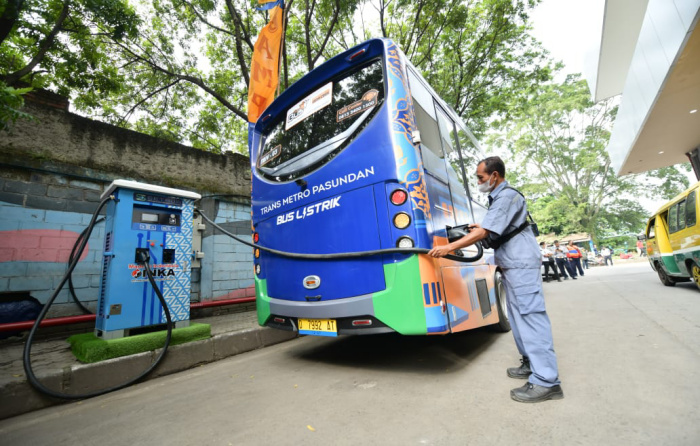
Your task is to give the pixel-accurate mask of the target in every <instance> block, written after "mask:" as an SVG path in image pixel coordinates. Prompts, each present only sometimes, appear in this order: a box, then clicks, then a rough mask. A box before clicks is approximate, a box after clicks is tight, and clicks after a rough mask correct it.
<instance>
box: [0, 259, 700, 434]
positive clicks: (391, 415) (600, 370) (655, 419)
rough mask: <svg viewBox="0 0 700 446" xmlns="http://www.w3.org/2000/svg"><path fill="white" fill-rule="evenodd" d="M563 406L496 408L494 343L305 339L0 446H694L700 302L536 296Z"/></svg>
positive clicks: (97, 401) (656, 285)
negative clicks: (549, 332)
mask: <svg viewBox="0 0 700 446" xmlns="http://www.w3.org/2000/svg"><path fill="white" fill-rule="evenodd" d="M545 295H546V299H547V307H548V311H549V314H550V317H551V319H552V325H553V330H554V342H555V348H556V351H557V355H558V359H559V366H560V374H561V379H562V386H563V389H564V393H565V395H566V396H565V398H564V399H563V400H560V401H548V402H545V403H541V404H533V405H527V404H521V403H516V402H513V401H511V400H510V397H509V391H510V389H512V388H514V387H517V386H519V385H521V384H522V383H523V382H522V381H518V380H513V379H509V378H508V377H507V376H506V373H505V369H506V368H507V367H509V366H513V365H516V364H517V359H518V356H517V352H516V350H515V346H514V343H513V340H512V336H511V335H510V334H508V333H506V334H499V333H493V332H491V331H488V330H475V331H472V332H467V333H461V334H457V335H450V336H444V337H402V336H398V335H379V336H363V337H360V336H358V337H341V338H337V339H332V338H315V337H303V338H299V339H297V340H294V341H292V342H285V343H282V344H279V345H275V346H271V347H268V348H265V349H260V350H256V351H251V352H249V353H246V354H242V355H237V356H233V357H229V358H226V359H223V360H221V361H217V362H215V363H211V364H207V365H204V366H202V367H197V368H194V369H190V370H186V371H183V372H181V373H177V374H173V375H169V376H164V377H161V378H159V379H156V380H150V381H148V382H145V383H141V384H138V385H136V386H133V387H130V388H128V389H124V390H121V391H118V392H114V393H112V394H109V395H104V396H101V397H97V398H92V399H90V400H86V401H82V402H78V403H72V404H67V405H62V406H56V407H50V408H47V409H44V410H40V411H36V412H33V413H28V414H25V415H22V416H18V417H14V418H11V419H6V420H3V421H0V439H2V440H1V441H2V444H3V446H12V445H25V444H49V443H50V444H54V445H71V446H73V445H83V444H84V445H91V444H95V443H99V444H100V445H101V446H111V445H123V444H133V445H141V444H143V445H146V444H149V445H150V444H168V445H170V446H177V445H192V444H207V445H267V444H279V445H287V444H289V445H299V444H305V445H328V444H333V445H345V444H347V445H351V444H352V445H355V444H358V443H364V444H386V445H408V444H417V445H465V444H475V445H491V444H494V445H495V444H518V445H616V446H617V445H654V446H656V445H674V446H675V445H693V446H694V445H696V444H700V424H699V423H698V422H697V420H698V419H700V403H699V402H700V388H699V387H698V385H697V383H698V374H699V370H700V323H698V321H700V292H698V291H697V289H696V288H695V285H694V284H693V283H688V284H679V285H678V286H676V287H675V288H669V287H664V286H663V285H661V283H660V282H659V280H658V278H657V277H656V274H655V273H654V272H653V271H652V270H651V269H650V267H649V266H648V264H646V263H636V264H616V265H615V266H614V267H596V268H594V269H591V270H589V271H588V272H587V274H586V276H585V277H583V278H580V279H579V280H576V281H572V280H568V281H565V282H562V283H548V284H545Z"/></svg>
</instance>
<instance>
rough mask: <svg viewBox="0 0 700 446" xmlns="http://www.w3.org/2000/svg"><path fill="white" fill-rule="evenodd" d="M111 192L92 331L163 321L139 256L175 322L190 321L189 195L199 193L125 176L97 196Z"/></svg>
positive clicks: (106, 332)
mask: <svg viewBox="0 0 700 446" xmlns="http://www.w3.org/2000/svg"><path fill="white" fill-rule="evenodd" d="M110 195H113V196H114V198H115V199H114V200H111V201H110V202H109V203H108V204H107V208H106V220H105V241H104V252H103V263H102V277H101V279H100V296H99V301H98V305H97V319H96V323H95V336H97V337H99V338H101V339H116V338H121V337H124V336H127V335H129V334H130V331H131V330H133V329H135V328H140V327H149V326H153V325H160V324H164V323H165V322H166V318H165V313H164V310H163V308H162V306H161V304H160V301H159V300H158V297H157V296H156V293H155V290H153V287H152V286H151V283H150V282H149V280H148V276H147V274H146V271H145V269H144V265H143V264H142V263H139V260H140V259H143V258H147V259H149V260H148V264H149V265H150V269H151V271H152V273H153V277H154V279H155V281H156V283H157V285H158V286H159V289H160V291H161V293H162V295H163V297H164V298H165V301H166V302H167V305H168V310H169V311H170V314H171V318H172V321H173V323H174V324H175V327H176V328H181V327H187V326H189V320H190V284H191V268H192V259H193V250H192V236H193V213H194V201H195V200H197V199H199V198H201V195H199V194H197V193H194V192H189V191H185V190H179V189H172V188H169V187H161V186H154V185H150V184H144V183H139V182H136V181H129V180H115V181H114V182H112V184H111V185H110V186H109V188H107V190H106V191H105V192H104V193H103V194H102V199H105V198H106V197H108V196H110ZM144 256H145V257H144Z"/></svg>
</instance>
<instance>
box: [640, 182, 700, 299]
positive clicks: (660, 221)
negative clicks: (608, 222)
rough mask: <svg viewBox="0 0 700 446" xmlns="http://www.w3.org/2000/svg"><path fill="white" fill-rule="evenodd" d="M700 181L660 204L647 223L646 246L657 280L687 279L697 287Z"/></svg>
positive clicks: (669, 283)
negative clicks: (657, 276)
mask: <svg viewBox="0 0 700 446" xmlns="http://www.w3.org/2000/svg"><path fill="white" fill-rule="evenodd" d="M699 189H700V182H698V183H695V184H694V185H692V186H691V187H690V188H688V189H687V190H686V191H684V192H683V193H681V194H679V195H678V196H676V197H675V198H674V199H673V200H671V201H669V202H668V203H666V204H665V205H663V206H662V207H661V208H660V209H659V210H658V211H657V212H656V213H655V214H654V215H653V216H652V217H651V218H650V219H649V222H648V223H647V229H646V250H647V256H648V258H649V263H650V264H651V267H652V268H653V269H654V270H655V271H656V273H657V274H658V275H659V279H660V280H661V283H663V284H664V285H666V286H674V285H675V284H676V283H678V282H688V281H690V280H691V279H692V280H693V281H694V282H695V285H696V286H698V288H700V225H698V219H697V209H698V200H700V190H699Z"/></svg>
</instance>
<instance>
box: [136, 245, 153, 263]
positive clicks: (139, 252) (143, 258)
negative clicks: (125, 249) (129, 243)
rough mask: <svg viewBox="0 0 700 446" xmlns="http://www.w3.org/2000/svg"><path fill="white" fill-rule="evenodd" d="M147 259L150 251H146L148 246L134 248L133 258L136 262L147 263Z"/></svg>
mask: <svg viewBox="0 0 700 446" xmlns="http://www.w3.org/2000/svg"><path fill="white" fill-rule="evenodd" d="M149 260H151V253H150V252H149V251H148V248H136V258H135V260H134V261H135V262H136V263H148V261H149Z"/></svg>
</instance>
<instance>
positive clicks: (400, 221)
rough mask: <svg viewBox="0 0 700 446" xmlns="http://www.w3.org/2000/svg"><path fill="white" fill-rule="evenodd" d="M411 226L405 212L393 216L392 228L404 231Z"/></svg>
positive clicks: (409, 218)
mask: <svg viewBox="0 0 700 446" xmlns="http://www.w3.org/2000/svg"><path fill="white" fill-rule="evenodd" d="M410 224H411V217H410V216H409V215H408V214H407V213H405V212H399V213H398V214H396V215H394V226H396V227H397V228H399V229H406V228H407V227H408V225H410Z"/></svg>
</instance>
